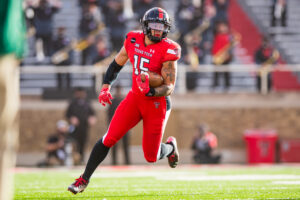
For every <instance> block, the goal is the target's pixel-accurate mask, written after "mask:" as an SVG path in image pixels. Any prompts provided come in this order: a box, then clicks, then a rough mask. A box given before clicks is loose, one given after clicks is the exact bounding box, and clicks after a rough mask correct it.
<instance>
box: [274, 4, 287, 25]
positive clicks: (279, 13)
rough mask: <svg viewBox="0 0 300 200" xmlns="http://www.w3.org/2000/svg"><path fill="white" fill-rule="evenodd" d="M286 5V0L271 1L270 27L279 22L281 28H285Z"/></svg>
mask: <svg viewBox="0 0 300 200" xmlns="http://www.w3.org/2000/svg"><path fill="white" fill-rule="evenodd" d="M286 14H287V3H286V0H273V3H272V7H271V15H272V17H271V26H276V25H277V23H278V21H280V23H281V26H284V27H285V26H286Z"/></svg>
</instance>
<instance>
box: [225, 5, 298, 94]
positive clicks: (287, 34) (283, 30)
mask: <svg viewBox="0 0 300 200" xmlns="http://www.w3.org/2000/svg"><path fill="white" fill-rule="evenodd" d="M287 2H288V16H287V27H271V26H270V22H271V4H272V0H264V1H261V0H251V1H245V0H233V1H231V4H232V5H231V9H230V10H231V11H230V13H231V14H232V15H231V14H230V15H231V18H230V20H231V24H232V26H233V28H236V29H237V30H239V32H241V34H242V35H245V36H246V35H247V36H246V38H247V39H244V40H243V41H242V45H243V46H244V47H245V48H247V50H248V52H249V54H252V55H253V54H254V51H255V49H256V48H257V47H258V46H259V44H260V36H261V35H270V36H273V38H272V40H271V42H272V44H273V45H274V47H276V48H277V49H278V50H279V51H280V54H281V58H282V59H281V61H280V63H282V64H284V63H289V64H298V63H299V62H300V57H299V46H300V35H299V32H300V14H299V8H300V1H298V0H289V1H287ZM234 13H235V14H236V15H234ZM234 16H235V17H234ZM236 16H238V17H236ZM243 38H245V37H243ZM273 86H274V89H276V90H278V91H286V90H300V73H293V72H274V73H273Z"/></svg>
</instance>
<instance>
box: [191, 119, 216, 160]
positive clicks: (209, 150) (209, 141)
mask: <svg viewBox="0 0 300 200" xmlns="http://www.w3.org/2000/svg"><path fill="white" fill-rule="evenodd" d="M217 146H218V139H217V137H216V136H215V134H213V133H212V132H210V131H209V130H208V127H207V126H205V125H200V126H199V127H198V130H197V134H196V136H195V138H194V140H193V143H192V150H193V151H194V156H193V160H194V162H195V163H198V164H200V163H201V164H205V163H219V162H220V159H221V155H213V151H214V150H215V149H216V148H217Z"/></svg>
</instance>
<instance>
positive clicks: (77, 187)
mask: <svg viewBox="0 0 300 200" xmlns="http://www.w3.org/2000/svg"><path fill="white" fill-rule="evenodd" d="M88 184H89V181H87V180H85V179H84V178H82V176H80V177H79V178H78V179H76V181H75V182H74V183H72V184H71V185H70V186H69V187H68V190H69V191H70V192H72V193H73V194H77V193H78V192H83V191H84V189H85V188H86V187H87V186H88Z"/></svg>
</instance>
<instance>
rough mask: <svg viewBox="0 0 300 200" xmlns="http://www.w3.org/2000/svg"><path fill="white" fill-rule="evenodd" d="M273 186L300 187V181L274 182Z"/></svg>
mask: <svg viewBox="0 0 300 200" xmlns="http://www.w3.org/2000/svg"><path fill="white" fill-rule="evenodd" d="M272 184H280V185H300V181H273V182H272Z"/></svg>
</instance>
